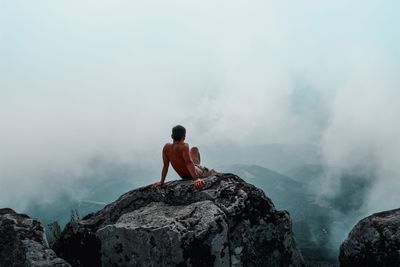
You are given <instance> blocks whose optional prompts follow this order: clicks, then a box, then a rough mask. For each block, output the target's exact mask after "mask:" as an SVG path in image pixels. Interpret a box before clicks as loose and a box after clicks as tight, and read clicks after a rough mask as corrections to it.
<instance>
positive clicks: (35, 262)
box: [0, 209, 70, 267]
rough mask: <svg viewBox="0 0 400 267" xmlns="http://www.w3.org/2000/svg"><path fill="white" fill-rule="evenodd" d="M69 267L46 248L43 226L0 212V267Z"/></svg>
mask: <svg viewBox="0 0 400 267" xmlns="http://www.w3.org/2000/svg"><path fill="white" fill-rule="evenodd" d="M13 266H15V267H28V266H29V267H53V266H54V267H68V266H70V265H69V264H68V263H67V262H66V261H64V260H63V259H60V258H58V257H57V255H56V254H55V253H54V251H53V250H52V249H50V248H49V245H48V243H47V239H46V236H45V233H44V228H43V225H42V223H40V222H39V221H37V220H34V219H31V218H29V216H27V215H25V214H17V213H16V212H15V211H13V210H12V209H0V267H13Z"/></svg>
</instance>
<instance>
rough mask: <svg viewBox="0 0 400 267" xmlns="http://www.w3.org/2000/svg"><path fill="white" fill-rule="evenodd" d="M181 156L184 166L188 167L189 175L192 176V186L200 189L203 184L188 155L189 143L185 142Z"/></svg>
mask: <svg viewBox="0 0 400 267" xmlns="http://www.w3.org/2000/svg"><path fill="white" fill-rule="evenodd" d="M182 156H183V159H184V160H185V163H186V167H187V168H188V170H189V172H190V175H191V176H192V177H193V180H194V186H195V187H196V188H197V189H201V188H202V187H203V186H204V181H203V180H202V179H200V178H199V177H198V176H197V173H196V168H195V166H194V163H193V160H192V158H191V157H190V152H189V145H187V144H185V147H184V149H183V155H182Z"/></svg>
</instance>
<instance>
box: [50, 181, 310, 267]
mask: <svg viewBox="0 0 400 267" xmlns="http://www.w3.org/2000/svg"><path fill="white" fill-rule="evenodd" d="M53 248H54V250H55V251H56V253H57V254H58V255H59V256H61V257H63V258H64V259H66V260H67V261H68V262H70V263H71V264H72V265H73V266H148V267H150V266H182V267H183V266H304V262H303V258H302V256H301V254H300V252H299V250H298V248H297V246H296V242H295V239H294V237H293V233H292V223H291V219H290V217H289V214H288V213H287V212H286V211H277V210H276V209H275V207H274V205H273V203H272V202H271V200H270V199H269V198H268V197H266V196H265V194H264V192H263V191H262V190H260V189H258V188H256V187H255V186H253V185H251V184H248V183H246V182H245V181H243V180H242V179H240V178H239V177H238V176H236V175H233V174H219V173H218V174H215V175H214V176H211V177H209V178H206V179H205V186H204V188H203V189H202V190H196V189H195V188H194V186H193V184H192V182H191V181H184V180H180V181H172V182H168V183H166V184H164V186H163V187H161V188H160V189H152V188H151V187H150V186H146V187H142V188H139V189H136V190H132V191H130V192H128V193H126V194H124V195H122V196H121V197H120V198H119V199H118V200H116V201H115V202H113V203H111V204H109V205H107V206H106V207H105V208H104V209H102V210H100V211H98V212H96V213H92V214H89V215H88V216H86V217H84V218H83V219H82V220H81V221H75V222H70V223H69V224H67V225H66V227H65V229H64V230H63V232H62V234H61V237H60V238H59V239H58V240H57V242H56V243H55V245H54V247H53Z"/></svg>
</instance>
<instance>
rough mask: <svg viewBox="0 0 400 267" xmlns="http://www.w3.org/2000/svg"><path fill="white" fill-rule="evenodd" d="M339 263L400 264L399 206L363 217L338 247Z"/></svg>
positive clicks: (383, 265) (355, 264)
mask: <svg viewBox="0 0 400 267" xmlns="http://www.w3.org/2000/svg"><path fill="white" fill-rule="evenodd" d="M339 261H340V266H343V267H347V266H382V267H386V266H387V267H389V266H390V267H392V266H400V209H395V210H389V211H384V212H380V213H375V214H373V215H371V216H369V217H367V218H364V219H362V220H361V221H360V222H358V223H357V225H356V226H355V227H354V228H353V229H352V230H351V232H350V234H349V236H348V237H347V239H346V240H345V241H344V242H343V243H342V245H341V247H340V255H339Z"/></svg>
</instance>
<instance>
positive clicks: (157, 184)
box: [151, 182, 164, 188]
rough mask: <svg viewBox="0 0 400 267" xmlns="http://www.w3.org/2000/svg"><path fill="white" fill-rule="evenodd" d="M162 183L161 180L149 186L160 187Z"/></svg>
mask: <svg viewBox="0 0 400 267" xmlns="http://www.w3.org/2000/svg"><path fill="white" fill-rule="evenodd" d="M163 184H164V183H163V182H156V183H154V184H153V185H152V186H151V188H160V187H161V186H162V185H163Z"/></svg>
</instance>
